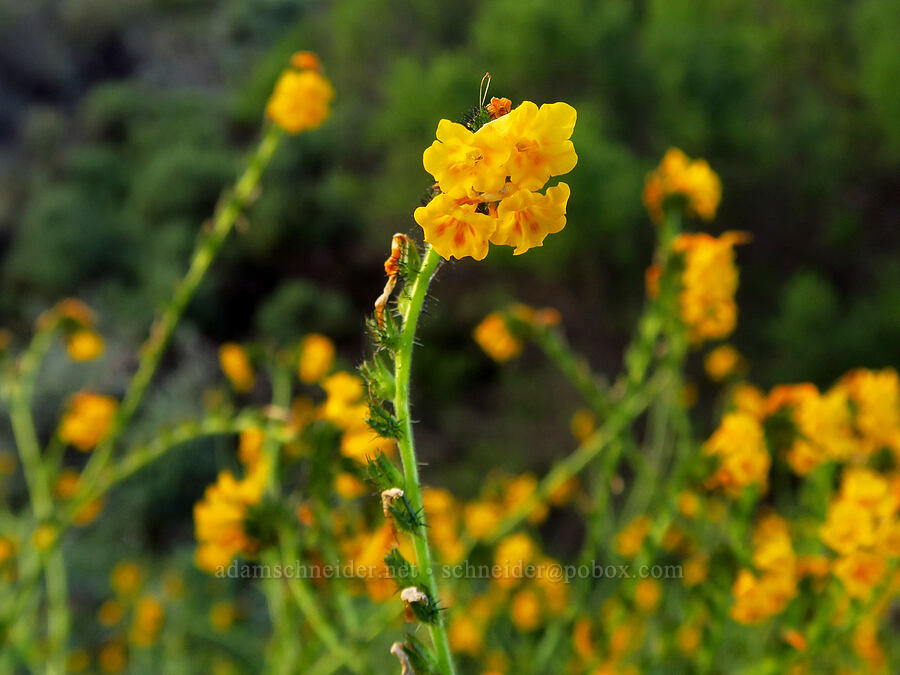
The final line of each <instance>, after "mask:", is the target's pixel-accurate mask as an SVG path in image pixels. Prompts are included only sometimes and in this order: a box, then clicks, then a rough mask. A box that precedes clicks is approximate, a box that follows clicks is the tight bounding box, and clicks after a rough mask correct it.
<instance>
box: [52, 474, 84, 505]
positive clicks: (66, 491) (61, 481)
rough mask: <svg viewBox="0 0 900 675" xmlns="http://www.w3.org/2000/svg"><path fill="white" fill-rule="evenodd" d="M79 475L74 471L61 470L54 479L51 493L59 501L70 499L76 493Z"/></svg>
mask: <svg viewBox="0 0 900 675" xmlns="http://www.w3.org/2000/svg"><path fill="white" fill-rule="evenodd" d="M79 477H80V476H79V474H78V472H77V471H75V470H74V469H63V470H62V471H60V472H59V475H58V476H57V477H56V483H55V484H54V485H53V492H54V493H55V494H56V496H57V497H59V498H60V499H71V498H72V497H74V496H75V493H76V492H77V491H78V480H79Z"/></svg>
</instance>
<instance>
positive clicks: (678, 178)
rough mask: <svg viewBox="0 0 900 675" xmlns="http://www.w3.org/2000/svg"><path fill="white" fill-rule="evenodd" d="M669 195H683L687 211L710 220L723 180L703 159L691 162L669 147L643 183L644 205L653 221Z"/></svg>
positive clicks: (720, 192) (713, 213) (675, 149)
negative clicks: (657, 165)
mask: <svg viewBox="0 0 900 675" xmlns="http://www.w3.org/2000/svg"><path fill="white" fill-rule="evenodd" d="M672 195H681V196H682V197H684V199H685V200H686V202H687V211H688V213H690V214H692V215H696V216H699V217H700V218H702V219H703V220H712V219H713V218H715V216H716V209H717V208H718V206H719V201H720V200H721V198H722V183H721V181H720V180H719V177H718V176H717V175H716V173H715V172H714V171H713V170H712V169H711V168H710V167H709V164H708V163H707V162H706V161H705V160H702V159H697V160H694V161H691V160H690V159H689V158H688V156H687V155H685V154H684V153H683V152H682V151H681V150H679V149H678V148H671V149H670V150H669V151H668V152H666V154H665V156H664V157H663V158H662V161H661V162H660V163H659V167H658V168H657V169H656V170H655V171H653V172H651V173H650V174H648V176H647V180H646V182H645V183H644V206H645V207H646V208H647V211H648V212H649V213H650V217H651V218H652V219H653V220H654V221H656V222H659V221H660V220H661V219H662V212H663V205H664V203H665V201H666V199H668V198H669V197H670V196H672Z"/></svg>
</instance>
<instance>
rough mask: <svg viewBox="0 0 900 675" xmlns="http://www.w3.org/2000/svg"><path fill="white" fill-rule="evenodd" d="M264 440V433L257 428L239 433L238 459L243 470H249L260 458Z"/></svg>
mask: <svg viewBox="0 0 900 675" xmlns="http://www.w3.org/2000/svg"><path fill="white" fill-rule="evenodd" d="M265 440H266V434H265V432H264V431H263V430H262V429H260V428H259V427H250V428H249V429H244V430H243V431H242V432H241V436H240V441H239V443H238V459H240V460H241V464H243V465H244V467H245V468H247V469H250V468H252V467H254V466H256V463H257V462H258V461H259V459H260V457H262V447H263V443H264V442H265Z"/></svg>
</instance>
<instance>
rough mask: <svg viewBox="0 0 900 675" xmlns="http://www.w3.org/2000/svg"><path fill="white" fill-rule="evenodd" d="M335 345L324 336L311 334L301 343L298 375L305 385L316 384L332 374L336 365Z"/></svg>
mask: <svg viewBox="0 0 900 675" xmlns="http://www.w3.org/2000/svg"><path fill="white" fill-rule="evenodd" d="M334 353H335V349H334V343H333V342H332V341H331V340H329V339H328V338H327V337H325V336H324V335H319V334H318V333H311V334H309V335H307V336H306V337H304V338H303V342H301V343H300V363H299V365H298V366H297V375H298V376H299V378H300V381H301V382H303V383H304V384H315V383H316V382H318V381H319V380H321V379H322V378H323V377H325V376H326V375H328V373H330V372H331V367H332V366H333V365H334Z"/></svg>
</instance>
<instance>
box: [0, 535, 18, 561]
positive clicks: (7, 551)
mask: <svg viewBox="0 0 900 675" xmlns="http://www.w3.org/2000/svg"><path fill="white" fill-rule="evenodd" d="M15 551H16V547H15V546H14V545H13V542H12V541H11V540H9V539H7V538H6V537H0V565H3V563H5V562H6V561H7V560H9V559H10V558H11V557H12V556H13V554H14V553H15Z"/></svg>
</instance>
